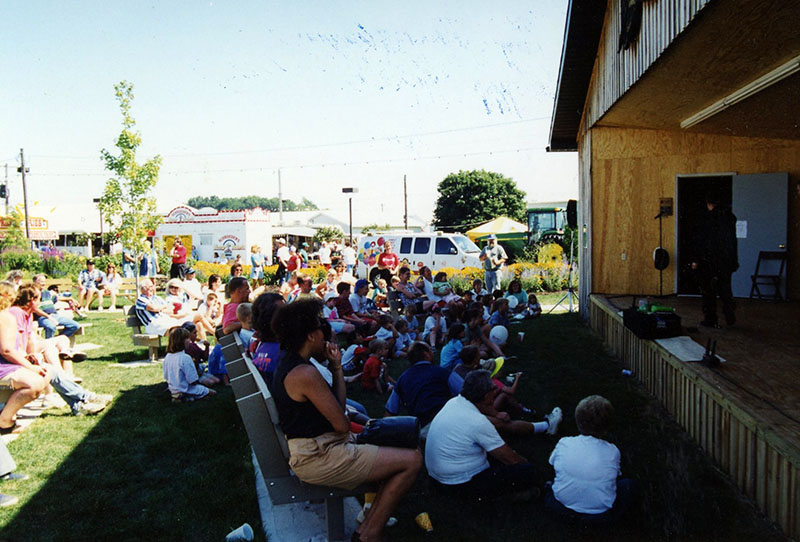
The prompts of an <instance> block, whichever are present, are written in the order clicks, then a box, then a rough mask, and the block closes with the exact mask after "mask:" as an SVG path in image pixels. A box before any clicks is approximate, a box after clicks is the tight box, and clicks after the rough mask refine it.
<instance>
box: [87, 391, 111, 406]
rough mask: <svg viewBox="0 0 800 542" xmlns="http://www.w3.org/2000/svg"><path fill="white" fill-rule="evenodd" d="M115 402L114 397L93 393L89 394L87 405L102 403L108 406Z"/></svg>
mask: <svg viewBox="0 0 800 542" xmlns="http://www.w3.org/2000/svg"><path fill="white" fill-rule="evenodd" d="M113 400H114V396H113V395H108V394H105V393H95V392H93V391H90V392H89V397H88V399H86V402H87V403H100V404H101V405H107V404H109V403H110V402H111V401H113Z"/></svg>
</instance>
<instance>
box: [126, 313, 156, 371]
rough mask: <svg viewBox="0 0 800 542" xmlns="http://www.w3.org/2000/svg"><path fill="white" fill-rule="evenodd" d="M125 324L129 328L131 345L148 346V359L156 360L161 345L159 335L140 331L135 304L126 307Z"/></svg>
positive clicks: (152, 361)
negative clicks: (131, 338) (128, 307)
mask: <svg viewBox="0 0 800 542" xmlns="http://www.w3.org/2000/svg"><path fill="white" fill-rule="evenodd" d="M125 325H126V326H128V327H129V328H131V335H132V337H133V345H134V346H146V347H147V348H148V353H149V356H148V359H149V360H150V362H151V363H155V362H157V361H158V349H159V348H160V347H161V335H151V334H149V333H143V332H142V323H141V322H140V321H139V317H138V316H136V306H135V305H134V306H132V307H131V308H130V309H128V317H127V318H126V319H125Z"/></svg>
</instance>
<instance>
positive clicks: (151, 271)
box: [139, 241, 161, 278]
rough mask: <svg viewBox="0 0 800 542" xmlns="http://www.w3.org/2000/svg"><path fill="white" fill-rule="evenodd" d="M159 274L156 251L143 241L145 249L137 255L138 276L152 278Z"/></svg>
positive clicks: (148, 242) (147, 242)
mask: <svg viewBox="0 0 800 542" xmlns="http://www.w3.org/2000/svg"><path fill="white" fill-rule="evenodd" d="M160 272H161V270H160V269H159V268H158V256H156V251H155V250H153V247H152V245H151V244H150V241H145V249H144V250H143V251H142V253H141V254H139V276H140V277H149V278H153V277H155V276H156V275H157V274H159V273H160Z"/></svg>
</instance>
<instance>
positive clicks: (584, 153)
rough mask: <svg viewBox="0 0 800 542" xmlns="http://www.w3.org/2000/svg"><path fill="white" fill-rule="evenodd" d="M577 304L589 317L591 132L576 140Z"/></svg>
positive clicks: (581, 311)
mask: <svg viewBox="0 0 800 542" xmlns="http://www.w3.org/2000/svg"><path fill="white" fill-rule="evenodd" d="M578 147H579V148H580V152H579V153H578V158H579V163H578V178H579V186H578V194H579V195H578V233H579V235H578V242H579V243H580V245H579V247H578V255H579V256H578V262H579V264H578V270H579V279H578V306H579V309H578V310H579V312H580V315H581V317H582V318H583V319H584V320H586V319H588V318H589V294H590V293H591V292H592V133H591V132H589V133H587V134H586V135H585V136H584V137H582V138H581V139H580V141H579V142H578Z"/></svg>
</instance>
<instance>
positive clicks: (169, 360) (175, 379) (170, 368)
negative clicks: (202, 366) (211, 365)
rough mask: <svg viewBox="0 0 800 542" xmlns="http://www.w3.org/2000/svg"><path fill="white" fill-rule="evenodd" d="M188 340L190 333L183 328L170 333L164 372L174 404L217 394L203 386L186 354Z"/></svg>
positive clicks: (192, 362)
mask: <svg viewBox="0 0 800 542" xmlns="http://www.w3.org/2000/svg"><path fill="white" fill-rule="evenodd" d="M188 338H190V334H189V332H188V331H187V330H186V329H184V328H182V327H176V328H173V329H172V331H170V333H169V341H168V343H167V355H166V356H164V366H163V371H164V380H166V381H167V385H168V386H169V392H170V394H172V400H173V401H174V402H179V401H194V400H195V399H202V398H204V397H208V396H209V395H216V393H217V392H215V391H214V390H212V389H209V388H207V387H206V386H205V385H204V384H203V381H202V380H201V378H200V377H199V376H198V374H197V368H196V367H195V365H194V361H192V358H191V356H189V354H187V353H186V352H184V350H185V348H186V339H188Z"/></svg>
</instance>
